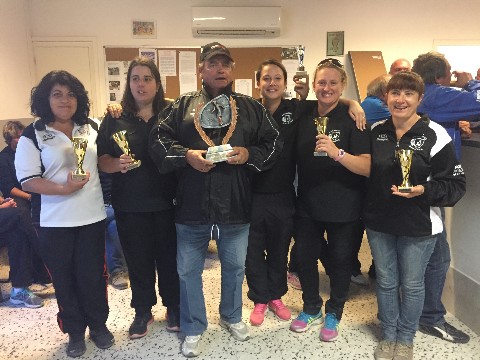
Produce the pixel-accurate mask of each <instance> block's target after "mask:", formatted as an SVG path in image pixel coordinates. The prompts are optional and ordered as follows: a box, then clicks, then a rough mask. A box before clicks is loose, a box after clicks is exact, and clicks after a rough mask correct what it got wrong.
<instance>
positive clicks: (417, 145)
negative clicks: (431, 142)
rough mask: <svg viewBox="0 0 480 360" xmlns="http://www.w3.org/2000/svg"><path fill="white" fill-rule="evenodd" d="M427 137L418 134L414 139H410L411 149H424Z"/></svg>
mask: <svg viewBox="0 0 480 360" xmlns="http://www.w3.org/2000/svg"><path fill="white" fill-rule="evenodd" d="M426 140H427V138H426V137H425V136H424V135H422V136H417V137H414V138H413V139H411V140H410V146H409V147H410V149H412V150H422V148H423V144H425V141H426Z"/></svg>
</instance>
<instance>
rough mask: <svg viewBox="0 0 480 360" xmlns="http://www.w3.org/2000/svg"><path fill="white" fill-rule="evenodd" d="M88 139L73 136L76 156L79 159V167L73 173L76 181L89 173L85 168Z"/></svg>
mask: <svg viewBox="0 0 480 360" xmlns="http://www.w3.org/2000/svg"><path fill="white" fill-rule="evenodd" d="M87 144H88V139H85V138H82V137H73V138H72V146H73V152H74V153H75V158H76V160H77V168H76V169H75V171H74V172H73V174H72V179H73V180H74V181H82V180H83V179H85V178H86V177H87V173H86V172H85V170H83V160H84V159H85V153H86V152H87Z"/></svg>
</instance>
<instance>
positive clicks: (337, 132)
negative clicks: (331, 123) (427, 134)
mask: <svg viewBox="0 0 480 360" xmlns="http://www.w3.org/2000/svg"><path fill="white" fill-rule="evenodd" d="M328 136H329V137H330V139H332V141H333V142H339V141H340V130H332V131H330V132H329V133H328Z"/></svg>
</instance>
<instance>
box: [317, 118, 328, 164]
mask: <svg viewBox="0 0 480 360" xmlns="http://www.w3.org/2000/svg"><path fill="white" fill-rule="evenodd" d="M313 121H314V122H315V126H316V127H317V133H318V135H325V134H326V133H327V125H328V117H327V116H320V117H316V118H314V119H313ZM313 156H327V153H326V152H325V151H315V152H314V153H313Z"/></svg>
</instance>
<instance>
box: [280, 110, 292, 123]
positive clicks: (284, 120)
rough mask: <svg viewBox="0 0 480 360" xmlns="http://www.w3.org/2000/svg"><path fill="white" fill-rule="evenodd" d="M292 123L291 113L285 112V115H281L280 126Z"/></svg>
mask: <svg viewBox="0 0 480 360" xmlns="http://www.w3.org/2000/svg"><path fill="white" fill-rule="evenodd" d="M292 122H293V118H292V113H291V112H287V113H285V114H283V115H282V124H286V125H288V124H291V123H292Z"/></svg>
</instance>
